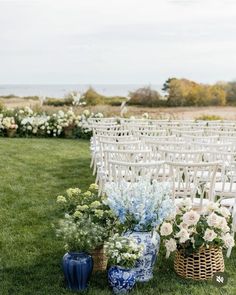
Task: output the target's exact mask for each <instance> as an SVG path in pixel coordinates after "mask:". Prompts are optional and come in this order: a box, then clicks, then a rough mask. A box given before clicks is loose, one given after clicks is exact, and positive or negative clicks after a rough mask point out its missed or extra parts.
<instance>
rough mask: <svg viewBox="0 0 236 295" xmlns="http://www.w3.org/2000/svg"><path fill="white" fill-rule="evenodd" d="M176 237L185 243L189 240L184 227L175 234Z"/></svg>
mask: <svg viewBox="0 0 236 295" xmlns="http://www.w3.org/2000/svg"><path fill="white" fill-rule="evenodd" d="M176 237H177V238H179V242H180V243H181V244H182V243H185V242H186V241H187V240H189V238H190V237H189V233H188V231H187V230H186V229H184V228H182V229H181V230H180V231H179V232H178V233H177V234H176Z"/></svg>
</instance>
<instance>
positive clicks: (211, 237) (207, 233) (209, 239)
mask: <svg viewBox="0 0 236 295" xmlns="http://www.w3.org/2000/svg"><path fill="white" fill-rule="evenodd" d="M216 237H217V234H216V233H215V232H214V230H212V229H209V228H208V229H207V230H206V231H205V234H204V236H203V239H204V240H205V241H207V242H212V241H213V240H214V239H215V238H216Z"/></svg>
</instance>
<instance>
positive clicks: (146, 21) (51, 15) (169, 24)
mask: <svg viewBox="0 0 236 295" xmlns="http://www.w3.org/2000/svg"><path fill="white" fill-rule="evenodd" d="M173 76H175V77H179V78H181V77H186V78H189V79H193V80H195V81H198V82H216V81H221V80H233V79H236V0H15V1H14V0H0V84H15V83H17V84H21V83H23V84H54V83H55V84H57V83H63V84H66V83H67V84H68V83H91V84H99V83H101V84H122V83H125V84H130V83H135V84H136V83H137V84H148V83H152V84H153V83H163V82H164V81H165V80H166V79H167V78H168V77H173Z"/></svg>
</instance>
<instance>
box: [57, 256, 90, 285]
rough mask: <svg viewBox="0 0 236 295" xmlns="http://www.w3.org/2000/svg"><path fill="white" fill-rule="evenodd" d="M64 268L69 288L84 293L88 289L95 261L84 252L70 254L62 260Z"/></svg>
mask: <svg viewBox="0 0 236 295" xmlns="http://www.w3.org/2000/svg"><path fill="white" fill-rule="evenodd" d="M62 267H63V272H64V276H65V279H66V284H67V288H68V289H71V290H73V291H82V290H85V289H87V288H88V282H89V279H90V276H91V273H92V270H93V259H92V257H91V256H90V255H88V254H86V253H84V252H79V253H77V252H69V253H66V254H65V255H64V257H63V259H62Z"/></svg>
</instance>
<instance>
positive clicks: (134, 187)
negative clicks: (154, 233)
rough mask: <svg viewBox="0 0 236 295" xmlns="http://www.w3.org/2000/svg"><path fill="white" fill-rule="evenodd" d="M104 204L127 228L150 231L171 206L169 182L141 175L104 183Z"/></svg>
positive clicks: (171, 208) (167, 214)
mask: <svg viewBox="0 0 236 295" xmlns="http://www.w3.org/2000/svg"><path fill="white" fill-rule="evenodd" d="M105 192H106V195H107V199H106V201H105V202H106V204H107V205H108V206H109V207H110V208H111V210H112V211H113V212H114V214H115V215H116V216H117V217H118V218H119V220H120V222H121V224H123V225H124V227H125V228H126V229H127V230H135V231H151V230H152V229H154V228H156V227H157V226H158V225H160V224H161V223H162V222H163V221H164V220H165V219H166V218H167V217H168V216H169V215H170V214H171V213H172V212H173V210H174V206H173V202H172V200H171V189H170V186H169V184H168V183H160V182H157V181H156V180H153V181H152V182H150V181H149V180H145V179H140V181H139V182H137V183H129V182H126V181H122V182H121V183H119V184H118V183H114V182H112V183H108V184H106V186H105Z"/></svg>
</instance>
